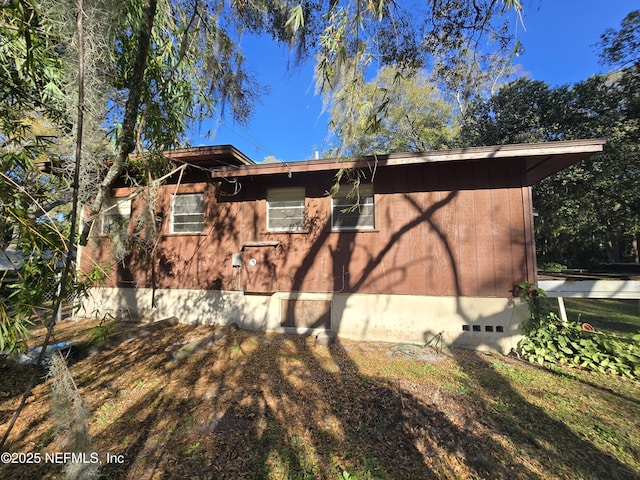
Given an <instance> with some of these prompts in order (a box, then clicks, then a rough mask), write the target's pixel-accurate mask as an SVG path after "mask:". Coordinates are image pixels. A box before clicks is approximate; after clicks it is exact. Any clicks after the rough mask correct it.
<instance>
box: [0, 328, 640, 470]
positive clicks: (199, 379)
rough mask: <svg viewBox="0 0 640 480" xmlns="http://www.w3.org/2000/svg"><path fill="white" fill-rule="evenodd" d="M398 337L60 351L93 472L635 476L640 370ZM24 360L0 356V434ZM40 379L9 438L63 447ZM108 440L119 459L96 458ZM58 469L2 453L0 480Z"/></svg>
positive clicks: (19, 386)
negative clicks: (607, 371) (546, 363)
mask: <svg viewBox="0 0 640 480" xmlns="http://www.w3.org/2000/svg"><path fill="white" fill-rule="evenodd" d="M89 326H91V325H90V324H88V323H87V322H71V321H66V322H63V323H62V324H60V325H59V326H58V327H56V341H63V340H70V339H74V340H77V339H79V338H84V339H86V338H87V336H88V333H89V332H87V331H86V329H87V328H88V327H89ZM126 327H127V326H126V325H124V324H114V328H115V329H124V328H126ZM42 333H43V332H42V330H38V331H35V332H34V334H35V335H36V336H37V335H42ZM397 350H398V346H397V345H391V344H382V343H359V342H352V341H346V340H339V341H338V342H337V343H336V345H334V346H332V347H330V348H325V347H320V346H315V345H314V343H313V338H303V337H297V336H287V335H277V334H264V333H256V332H248V331H243V330H238V331H232V330H224V329H221V328H215V327H206V326H187V325H176V326H170V327H167V328H163V329H160V330H155V331H148V332H146V333H145V334H142V335H139V336H136V337H134V338H127V337H126V336H124V337H123V336H121V337H119V339H118V341H117V342H115V343H114V344H113V345H111V346H106V347H103V348H102V349H100V350H89V351H86V352H84V353H82V354H80V355H79V356H78V357H77V358H70V359H69V363H70V371H71V373H72V376H73V379H74V381H75V383H76V385H77V388H78V390H79V392H80V393H81V395H82V397H83V398H84V399H85V401H86V402H87V405H88V407H89V410H90V414H91V416H90V420H89V431H90V434H91V436H92V439H93V445H92V446H91V452H94V453H96V454H97V456H98V458H99V460H100V461H101V462H102V464H101V465H100V469H99V472H100V474H101V475H102V478H107V479H136V480H137V479H182V478H185V479H197V478H211V479H227V478H228V479H241V478H255V479H316V478H319V479H323V478H326V479H337V478H340V479H343V480H344V479H353V478H360V479H369V478H370V479H374V478H376V479H378V478H380V479H428V478H436V479H473V478H482V479H485V478H487V479H494V478H499V479H502V478H504V479H554V478H566V479H580V478H584V479H604V478H607V479H637V478H640V429H639V427H640V400H639V398H640V382H637V381H629V380H624V379H621V378H617V377H611V376H605V375H601V374H595V373H588V372H583V371H579V370H559V369H553V370H550V369H542V368H539V367H536V366H533V365H529V364H526V363H523V362H521V361H519V360H517V359H515V358H511V357H503V356H499V355H488V354H481V353H477V352H470V351H462V350H448V349H445V350H444V351H443V352H442V353H437V352H435V351H434V350H431V349H430V348H429V349H422V348H417V347H411V346H408V347H407V348H404V349H401V352H398V351H397ZM30 374H31V368H29V367H20V366H16V365H14V364H12V363H7V362H1V363H0V434H2V433H4V431H5V429H6V425H7V423H8V421H9V419H10V417H11V415H12V414H13V411H14V410H15V407H16V405H17V403H18V401H19V398H20V396H21V394H22V390H23V388H24V384H25V382H26V379H27V378H28V375H30ZM50 382H51V380H43V381H41V382H40V383H39V384H38V386H37V387H36V388H35V390H34V395H33V396H32V397H30V398H29V401H28V404H27V407H26V409H25V411H24V412H23V413H22V415H21V416H20V418H19V420H18V422H17V424H16V427H15V428H14V430H13V432H12V434H11V436H10V439H9V445H8V449H9V451H10V452H13V453H18V452H23V453H28V452H31V453H34V452H38V453H40V454H41V455H45V454H46V453H56V452H61V451H64V449H65V445H64V444H63V441H64V440H63V438H64V435H56V434H55V431H54V427H53V425H54V423H53V419H52V416H51V414H50V396H51V387H50ZM107 453H109V454H110V455H115V456H116V457H111V458H116V459H119V460H122V463H118V462H112V463H106V458H107V457H106V454H107ZM16 458H17V457H16ZM62 470H63V465H60V464H54V463H46V462H43V461H41V462H40V463H36V464H21V465H18V464H4V465H2V464H0V478H3V479H26V478H34V479H35V478H45V479H54V478H64V477H63V473H62Z"/></svg>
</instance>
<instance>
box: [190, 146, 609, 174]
mask: <svg viewBox="0 0 640 480" xmlns="http://www.w3.org/2000/svg"><path fill="white" fill-rule="evenodd" d="M605 143H606V140H603V139H591V140H570V141H562V142H547V143H532V144H517V145H496V146H491V147H471V148H462V149H454V150H434V151H429V152H420V153H392V154H388V155H375V156H367V157H362V158H358V159H353V158H351V159H344V158H329V159H320V160H305V161H299V162H281V163H268V164H250V165H240V166H226V167H225V166H223V167H220V168H215V169H213V171H212V177H213V178H216V177H218V178H219V177H245V176H253V175H277V174H287V175H291V174H294V173H304V172H321V171H331V170H338V169H340V168H367V167H370V166H371V165H372V163H375V167H376V168H382V167H393V166H402V165H416V164H427V163H437V162H467V161H471V162H473V161H480V160H485V161H486V160H491V159H498V158H502V159H514V160H522V161H523V162H524V170H525V171H524V177H523V181H524V183H525V184H526V185H532V184H534V183H536V182H538V181H540V180H542V179H543V178H546V177H548V176H550V175H553V174H554V173H557V172H559V171H560V170H562V169H564V168H567V167H569V166H571V165H574V164H576V163H578V162H580V161H581V160H584V159H586V158H588V157H590V156H592V155H594V154H596V153H599V152H602V150H603V149H604V145H605ZM185 161H188V162H189V163H191V162H192V161H191V160H187V159H185Z"/></svg>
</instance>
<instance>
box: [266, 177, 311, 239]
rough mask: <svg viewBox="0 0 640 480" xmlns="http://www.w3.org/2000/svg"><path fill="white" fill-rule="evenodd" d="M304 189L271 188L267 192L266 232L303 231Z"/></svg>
mask: <svg viewBox="0 0 640 480" xmlns="http://www.w3.org/2000/svg"><path fill="white" fill-rule="evenodd" d="M304 228H305V218H304V187H299V188H271V189H269V191H268V192H267V230H276V231H295V230H304Z"/></svg>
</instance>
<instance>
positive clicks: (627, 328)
mask: <svg viewBox="0 0 640 480" xmlns="http://www.w3.org/2000/svg"><path fill="white" fill-rule="evenodd" d="M549 304H550V306H551V308H552V309H553V310H554V311H556V312H557V311H558V302H557V299H555V298H549ZM564 305H565V308H566V310H567V317H568V319H569V320H571V321H574V322H580V323H583V322H587V323H589V324H591V325H593V326H594V327H595V328H596V329H597V330H602V331H604V332H608V333H615V334H619V335H625V336H630V335H635V334H636V333H638V332H640V300H606V299H592V298H565V299H564Z"/></svg>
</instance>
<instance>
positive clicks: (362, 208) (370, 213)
mask: <svg viewBox="0 0 640 480" xmlns="http://www.w3.org/2000/svg"><path fill="white" fill-rule="evenodd" d="M331 226H332V228H334V229H337V230H359V229H373V228H375V208H374V203H373V185H371V184H370V183H369V184H364V185H359V186H357V187H354V186H352V185H340V188H339V189H338V191H337V193H336V194H335V195H334V196H333V197H332V198H331Z"/></svg>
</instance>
